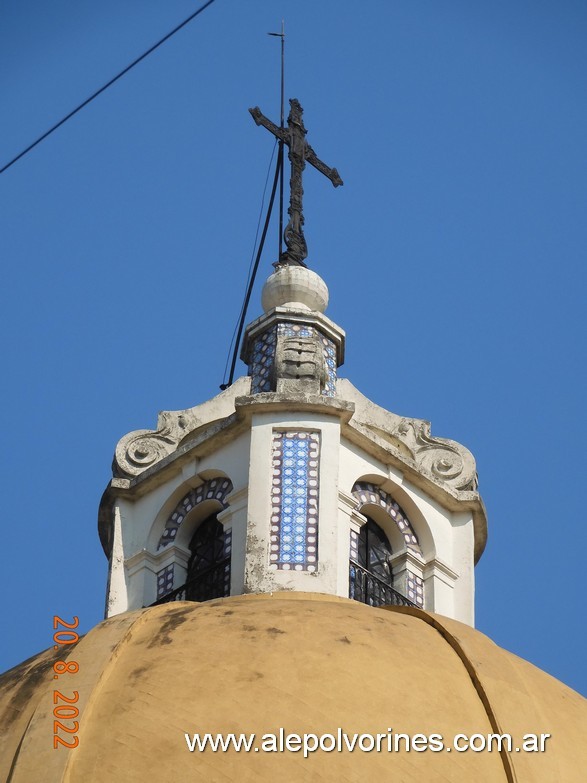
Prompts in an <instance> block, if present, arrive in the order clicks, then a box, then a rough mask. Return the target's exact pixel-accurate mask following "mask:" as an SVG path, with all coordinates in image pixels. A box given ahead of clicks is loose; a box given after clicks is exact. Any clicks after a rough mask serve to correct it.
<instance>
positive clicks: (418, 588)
mask: <svg viewBox="0 0 587 783" xmlns="http://www.w3.org/2000/svg"><path fill="white" fill-rule="evenodd" d="M408 598H409V599H410V601H413V602H414V603H415V604H416V605H417V606H419V607H421V608H422V609H423V608H424V582H423V581H422V579H421V578H420V577H419V576H416V574H412V573H411V572H410V571H408Z"/></svg>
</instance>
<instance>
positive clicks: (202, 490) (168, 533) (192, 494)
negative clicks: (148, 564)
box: [157, 477, 232, 549]
mask: <svg viewBox="0 0 587 783" xmlns="http://www.w3.org/2000/svg"><path fill="white" fill-rule="evenodd" d="M231 490H232V482H231V480H230V479H227V478H222V477H219V478H213V479H210V480H209V481H205V482H204V483H203V484H200V486H199V487H196V488H195V489H192V490H190V491H189V492H188V493H187V495H185V497H183V498H182V499H181V500H180V501H179V503H178V504H177V506H176V507H175V508H174V509H173V511H172V512H171V514H170V515H169V517H168V518H167V521H166V523H165V530H164V531H163V534H162V535H161V538H160V539H159V544H158V546H157V549H163V547H166V546H167V545H168V544H171V542H172V541H175V536H176V535H177V531H178V530H179V528H180V525H181V523H182V522H183V520H184V519H185V518H186V516H187V515H188V514H189V513H190V511H191V510H192V509H193V508H195V507H196V506H197V505H198V504H199V503H202V502H203V501H204V500H217V501H218V502H219V503H220V504H221V506H222V508H226V507H227V505H228V504H227V502H226V497H227V495H228V494H229V492H231Z"/></svg>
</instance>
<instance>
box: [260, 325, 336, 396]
mask: <svg viewBox="0 0 587 783" xmlns="http://www.w3.org/2000/svg"><path fill="white" fill-rule="evenodd" d="M278 334H279V335H280V336H283V337H314V336H315V335H316V334H318V337H319V338H320V342H321V344H322V350H323V352H324V359H325V361H326V368H327V373H328V381H327V382H326V386H325V387H324V389H322V394H323V395H324V396H325V397H334V395H335V394H336V346H335V344H334V343H333V342H332V340H329V339H328V338H327V337H323V336H322V335H321V334H320V332H317V330H316V329H315V328H314V327H313V326H309V325H308V324H292V323H287V322H285V323H280V324H278V325H277V326H274V327H273V328H272V329H269V330H268V331H266V332H263V334H261V335H260V336H259V337H257V339H256V340H255V345H254V348H253V354H252V357H251V362H250V366H249V374H250V376H251V394H258V393H259V392H268V391H271V381H270V374H271V367H272V366H273V362H274V361H275V349H276V346H277V335H278Z"/></svg>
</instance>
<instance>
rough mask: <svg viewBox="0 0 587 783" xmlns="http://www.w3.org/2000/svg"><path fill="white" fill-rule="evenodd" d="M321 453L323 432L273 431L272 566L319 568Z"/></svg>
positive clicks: (305, 568) (270, 558)
mask: <svg viewBox="0 0 587 783" xmlns="http://www.w3.org/2000/svg"><path fill="white" fill-rule="evenodd" d="M319 457H320V433H318V432H301V431H296V432H290V431H288V432H274V433H273V486H272V488H271V535H270V555H269V560H270V564H269V567H270V568H273V569H280V570H283V571H289V570H294V571H315V570H316V567H317V565H318V492H319Z"/></svg>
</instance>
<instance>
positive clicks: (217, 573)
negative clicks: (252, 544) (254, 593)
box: [151, 558, 230, 606]
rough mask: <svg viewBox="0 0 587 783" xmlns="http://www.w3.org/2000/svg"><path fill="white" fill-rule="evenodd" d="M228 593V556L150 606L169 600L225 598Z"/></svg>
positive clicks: (165, 602)
mask: <svg viewBox="0 0 587 783" xmlns="http://www.w3.org/2000/svg"><path fill="white" fill-rule="evenodd" d="M228 595H230V558H226V559H225V560H223V561H222V562H221V563H215V564H214V565H213V566H210V568H206V569H205V570H204V571H201V572H200V573H199V574H198V575H197V576H196V577H194V578H193V579H189V580H188V581H187V582H186V583H185V584H183V585H181V586H180V587H176V588H175V590H172V591H171V592H170V593H167V594H166V595H164V596H162V597H161V598H159V599H158V600H157V601H155V603H152V604H151V606H158V605H159V604H167V603H169V602H170V601H210V600H211V599H212V598H225V597H226V596H228Z"/></svg>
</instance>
